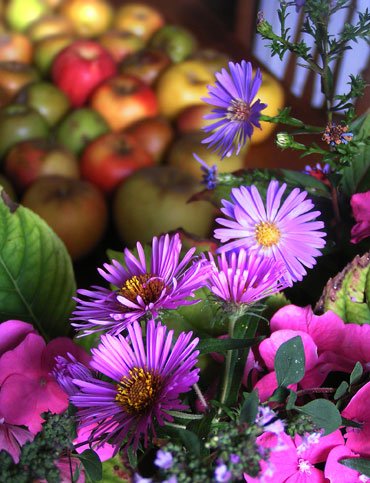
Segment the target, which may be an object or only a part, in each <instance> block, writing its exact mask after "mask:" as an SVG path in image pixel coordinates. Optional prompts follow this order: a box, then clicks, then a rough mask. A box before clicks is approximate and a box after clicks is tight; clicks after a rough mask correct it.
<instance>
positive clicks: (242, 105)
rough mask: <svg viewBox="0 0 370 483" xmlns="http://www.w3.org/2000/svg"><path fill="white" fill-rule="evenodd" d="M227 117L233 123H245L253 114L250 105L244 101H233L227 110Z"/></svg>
mask: <svg viewBox="0 0 370 483" xmlns="http://www.w3.org/2000/svg"><path fill="white" fill-rule="evenodd" d="M227 111H228V113H227V115H226V117H227V118H228V119H230V120H231V121H238V122H244V121H246V120H247V119H248V118H249V116H250V113H251V110H250V107H249V105H248V104H247V103H246V102H245V101H243V100H242V99H233V100H232V101H231V106H229V107H228V108H227Z"/></svg>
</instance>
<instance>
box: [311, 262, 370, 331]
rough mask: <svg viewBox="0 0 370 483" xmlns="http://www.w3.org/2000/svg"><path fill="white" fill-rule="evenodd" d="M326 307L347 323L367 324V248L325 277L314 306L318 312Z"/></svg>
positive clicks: (369, 298)
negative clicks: (321, 290)
mask: <svg viewBox="0 0 370 483" xmlns="http://www.w3.org/2000/svg"><path fill="white" fill-rule="evenodd" d="M327 310H331V311H332V312H335V313H336V314H337V315H339V317H341V318H342V319H343V321H344V322H346V323H353V324H360V325H363V324H370V252H369V253H365V255H363V256H362V257H360V256H359V255H357V256H356V257H355V258H354V259H353V260H352V262H351V263H349V264H348V265H347V266H346V267H345V268H344V269H343V270H342V271H341V272H340V273H338V275H336V276H335V277H334V278H331V279H330V280H329V281H328V283H327V284H326V286H325V288H324V292H323V294H322V296H321V297H320V300H319V301H318V302H317V304H316V307H315V311H316V312H319V313H322V312H326V311H327Z"/></svg>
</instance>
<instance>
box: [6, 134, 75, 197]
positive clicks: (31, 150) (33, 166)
mask: <svg viewBox="0 0 370 483" xmlns="http://www.w3.org/2000/svg"><path fill="white" fill-rule="evenodd" d="M5 173H6V175H7V176H8V178H9V179H10V180H11V181H12V182H13V183H14V185H15V186H16V187H17V188H18V189H19V190H21V191H23V190H24V189H25V188H26V187H27V186H29V185H30V184H31V183H33V182H34V181H35V180H36V179H37V178H40V177H42V176H50V175H61V176H67V177H71V178H79V175H80V171H79V167H78V164H77V159H76V158H75V156H74V155H73V153H71V152H70V151H68V150H67V149H66V148H64V147H62V146H58V145H52V144H50V143H49V142H48V141H47V140H45V139H32V140H29V141H23V142H20V143H17V144H16V145H15V146H13V147H12V148H11V149H10V150H9V151H8V154H7V155H6V158H5Z"/></svg>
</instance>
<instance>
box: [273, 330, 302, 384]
mask: <svg viewBox="0 0 370 483" xmlns="http://www.w3.org/2000/svg"><path fill="white" fill-rule="evenodd" d="M305 362H306V358H305V354H304V348H303V342H302V338H301V337H300V336H299V335H298V336H297V337H293V339H290V340H287V341H286V342H284V344H281V346H280V347H279V349H278V350H277V351H276V354H275V359H274V367H275V372H276V380H277V383H278V386H284V387H287V386H289V384H296V383H297V382H299V381H300V380H301V379H303V377H304V373H305Z"/></svg>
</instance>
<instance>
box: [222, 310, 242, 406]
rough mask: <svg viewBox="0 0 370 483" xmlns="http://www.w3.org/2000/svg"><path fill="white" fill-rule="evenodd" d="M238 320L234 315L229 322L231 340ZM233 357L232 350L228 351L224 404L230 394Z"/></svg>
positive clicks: (223, 391) (224, 382)
mask: <svg viewBox="0 0 370 483" xmlns="http://www.w3.org/2000/svg"><path fill="white" fill-rule="evenodd" d="M237 320H238V315H237V314H234V315H232V316H231V317H230V321H229V338H230V339H232V338H233V336H234V328H235V324H236V321H237ZM232 356H233V351H232V350H229V351H227V354H226V364H225V373H224V380H223V385H222V391H221V399H220V402H221V403H222V404H225V402H226V399H227V396H228V394H229V389H230V382H231V377H232V375H231V374H230V368H231V358H232Z"/></svg>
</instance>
